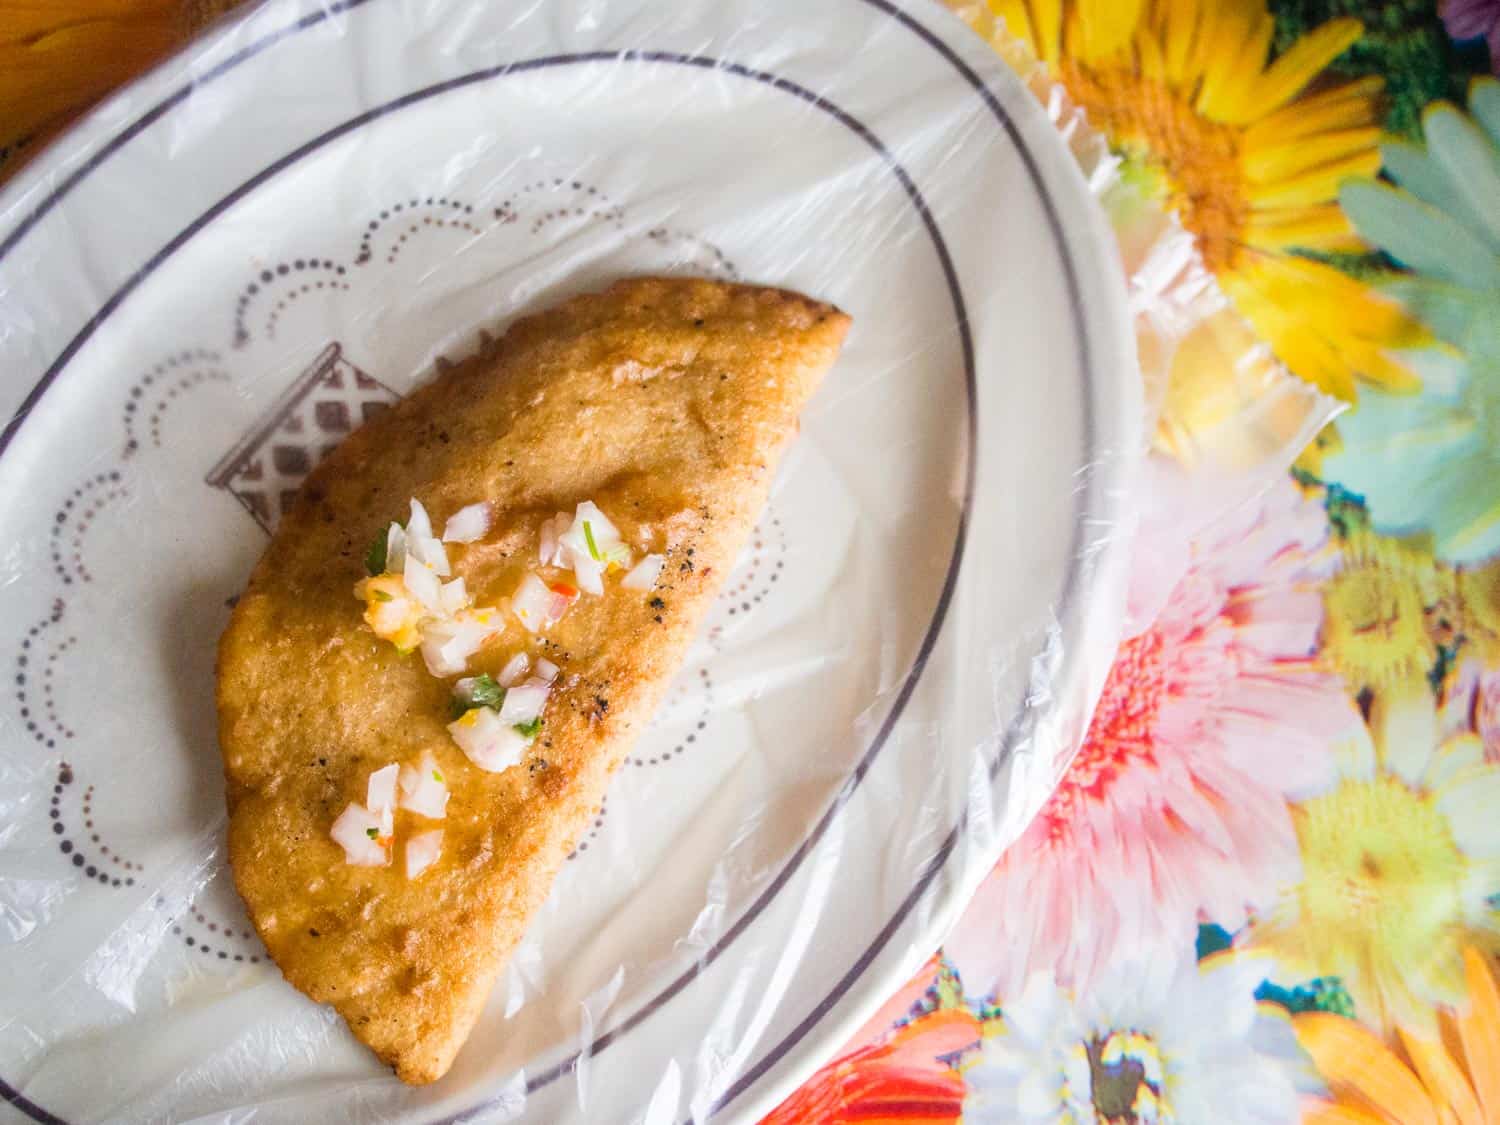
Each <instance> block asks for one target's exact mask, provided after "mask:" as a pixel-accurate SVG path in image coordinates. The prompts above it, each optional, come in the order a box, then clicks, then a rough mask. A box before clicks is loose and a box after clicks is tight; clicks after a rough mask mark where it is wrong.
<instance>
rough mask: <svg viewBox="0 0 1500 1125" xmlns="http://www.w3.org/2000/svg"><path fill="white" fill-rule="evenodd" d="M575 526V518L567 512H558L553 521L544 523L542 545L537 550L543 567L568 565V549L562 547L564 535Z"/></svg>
mask: <svg viewBox="0 0 1500 1125" xmlns="http://www.w3.org/2000/svg"><path fill="white" fill-rule="evenodd" d="M572 525H573V517H572V516H570V515H568V513H567V512H558V513H557V515H555V516H553V517H552V518H551V519H545V520H543V521H542V536H541V544H540V546H539V547H538V549H537V555H538V556H539V557H540V558H541V560H542V565H543V566H561V567H566V566H567V565H568V552H567V548H565V547H564V546H563V545H562V537H563V534H564V533H565V532H566V531H567V530H568V528H569V527H571V526H572Z"/></svg>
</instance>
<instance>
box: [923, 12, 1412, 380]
mask: <svg viewBox="0 0 1500 1125" xmlns="http://www.w3.org/2000/svg"><path fill="white" fill-rule="evenodd" d="M951 2H953V3H954V6H955V8H956V9H957V10H958V11H959V13H960V14H961V15H963V16H964V17H965V18H966V19H967V20H968V21H969V22H970V24H971V25H973V26H974V27H975V28H976V30H978V31H979V32H980V33H981V34H984V35H986V36H988V37H991V38H993V37H994V36H995V35H996V34H997V33H998V32H999V29H1000V27H1001V26H1002V25H1003V27H1004V29H1005V30H1006V31H1008V32H1009V33H1010V34H1011V35H1013V36H1016V37H1018V38H1019V39H1020V40H1022V41H1023V42H1024V43H1025V44H1026V45H1027V46H1028V47H1029V48H1030V50H1031V51H1032V52H1034V53H1035V55H1036V56H1037V57H1038V59H1040V60H1041V61H1042V62H1043V63H1044V64H1046V66H1047V68H1048V70H1049V72H1050V73H1051V75H1052V76H1053V77H1054V78H1055V79H1057V80H1059V81H1060V82H1061V83H1062V84H1063V86H1064V87H1065V88H1066V89H1067V91H1068V93H1069V94H1070V95H1071V96H1072V98H1073V99H1074V100H1075V101H1076V102H1077V103H1078V104H1079V105H1080V106H1081V107H1082V108H1083V109H1084V110H1085V111H1086V112H1087V114H1088V117H1089V119H1090V121H1091V122H1093V124H1095V125H1096V126H1097V127H1099V128H1100V129H1102V130H1103V131H1104V132H1105V133H1106V134H1107V135H1108V136H1109V137H1110V139H1111V142H1112V143H1113V144H1114V145H1115V147H1116V148H1117V149H1119V150H1120V151H1121V152H1123V154H1124V155H1125V158H1126V160H1127V162H1128V163H1130V164H1131V165H1133V166H1136V168H1137V170H1144V172H1145V173H1146V174H1150V175H1154V176H1156V177H1157V178H1158V179H1159V181H1160V184H1161V188H1162V190H1163V191H1164V192H1165V194H1166V196H1167V198H1168V201H1169V202H1170V203H1171V205H1172V206H1173V207H1174V208H1175V209H1176V211H1177V213H1178V215H1179V217H1180V218H1181V220H1182V223H1183V226H1185V227H1186V228H1187V229H1188V230H1189V231H1191V232H1192V233H1193V235H1194V236H1195V238H1196V240H1197V243H1198V247H1199V251H1200V252H1201V254H1202V256H1203V260H1204V263H1205V264H1206V265H1207V266H1208V268H1209V269H1211V270H1212V271H1213V273H1214V274H1215V276H1216V277H1217V278H1218V280H1219V284H1220V285H1221V286H1222V287H1223V289H1224V291H1225V292H1226V293H1227V294H1228V295H1229V297H1230V298H1231V300H1233V302H1234V304H1235V307H1236V309H1237V310H1238V311H1239V313H1240V315H1242V316H1243V317H1245V319H1246V320H1248V321H1249V322H1250V323H1251V325H1252V326H1253V327H1254V328H1255V330H1256V332H1257V333H1258V334H1259V335H1260V336H1261V337H1262V338H1263V339H1265V340H1266V341H1267V342H1268V343H1269V344H1270V345H1271V347H1272V349H1273V350H1274V351H1275V353H1276V355H1277V357H1278V358H1279V359H1280V360H1281V361H1282V362H1283V363H1285V364H1286V365H1287V367H1289V368H1290V369H1291V370H1292V371H1293V372H1294V373H1296V374H1297V375H1299V376H1301V377H1302V378H1303V379H1306V380H1307V381H1309V382H1310V383H1313V384H1314V385H1316V386H1318V387H1319V388H1321V389H1322V390H1324V391H1327V392H1328V393H1330V394H1333V395H1336V396H1337V397H1339V398H1341V399H1343V400H1345V401H1350V402H1352V401H1353V400H1354V399H1355V398H1356V395H1357V385H1358V382H1359V381H1361V380H1363V381H1366V382H1369V383H1372V384H1375V385H1378V386H1380V387H1382V388H1384V389H1387V390H1398V391H1410V390H1415V389H1416V388H1417V387H1418V385H1419V382H1418V379H1417V377H1416V375H1415V374H1413V372H1412V371H1411V370H1410V369H1409V368H1408V367H1406V366H1405V365H1403V364H1402V363H1401V362H1400V361H1399V360H1398V359H1397V358H1395V356H1394V355H1393V354H1392V353H1393V351H1394V350H1395V349H1399V348H1403V347H1409V346H1413V345H1416V344H1419V343H1421V342H1423V341H1425V339H1426V334H1425V333H1424V331H1423V329H1422V328H1421V327H1420V325H1419V324H1418V323H1417V322H1416V321H1415V320H1413V319H1412V318H1411V317H1410V316H1409V315H1408V314H1407V313H1406V312H1405V311H1404V310H1403V309H1402V307H1401V306H1400V305H1399V304H1398V303H1397V302H1396V301H1394V300H1392V299H1390V298H1388V297H1386V296H1384V295H1382V294H1380V293H1378V292H1376V291H1375V290H1374V289H1372V288H1370V287H1369V286H1367V285H1365V284H1364V283H1363V282H1361V281H1357V280H1355V279H1353V278H1351V277H1349V276H1348V275H1346V274H1344V273H1342V272H1340V271H1339V270H1337V269H1334V268H1333V267H1331V266H1327V265H1324V264H1322V263H1320V262H1316V261H1312V260H1310V259H1308V258H1305V257H1300V256H1298V255H1297V254H1295V253H1292V251H1293V250H1294V249H1303V250H1315V251H1337V250H1350V249H1358V248H1360V247H1362V246H1363V244H1362V243H1361V242H1360V240H1359V238H1358V236H1357V235H1356V234H1355V233H1354V230H1353V228H1352V227H1351V226H1350V223H1349V220H1348V219H1347V217H1346V216H1345V215H1344V213H1343V211H1342V210H1341V209H1340V207H1339V204H1338V189H1339V185H1340V184H1341V183H1342V182H1343V181H1344V180H1345V179H1347V178H1348V177H1351V176H1367V177H1368V176H1374V175H1375V174H1376V173H1377V172H1378V171H1379V170H1380V159H1381V158H1380V149H1379V145H1378V142H1379V139H1380V132H1381V130H1380V126H1379V104H1378V102H1379V96H1380V93H1381V83H1380V80H1379V79H1378V78H1367V79H1360V80H1358V81H1355V82H1351V83H1345V84H1342V85H1338V86H1334V87H1332V88H1327V89H1318V90H1317V91H1316V92H1313V93H1309V92H1308V88H1309V86H1310V85H1312V83H1313V82H1314V80H1315V79H1317V78H1318V77H1319V75H1320V74H1321V73H1322V71H1323V70H1324V68H1325V67H1327V65H1328V64H1329V63H1331V62H1332V61H1333V60H1334V59H1335V58H1337V57H1338V56H1339V55H1340V54H1342V53H1343V51H1344V50H1345V49H1346V48H1348V47H1349V46H1350V45H1351V44H1353V43H1354V42H1355V41H1356V40H1357V39H1358V38H1359V36H1360V34H1361V30H1362V29H1361V25H1360V23H1359V21H1357V20H1351V19H1338V20H1331V21H1329V22H1328V23H1326V24H1324V25H1323V26H1321V27H1319V28H1317V29H1316V30H1314V31H1312V32H1311V33H1309V34H1308V35H1306V36H1304V37H1303V38H1302V39H1301V40H1300V41H1299V42H1297V43H1296V44H1295V45H1293V46H1292V47H1291V48H1290V49H1289V50H1287V51H1284V52H1283V53H1282V54H1281V55H1280V56H1279V57H1277V58H1276V59H1275V60H1274V61H1271V60H1269V53H1270V49H1271V39H1272V34H1273V32H1274V30H1275V21H1274V20H1273V18H1272V16H1271V14H1270V13H1269V12H1268V11H1267V10H1266V8H1265V4H1264V2H1263V0H983V2H982V3H975V2H973V0H970V2H968V3H959V2H958V0H951Z"/></svg>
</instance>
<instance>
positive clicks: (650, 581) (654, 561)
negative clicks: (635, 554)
mask: <svg viewBox="0 0 1500 1125" xmlns="http://www.w3.org/2000/svg"><path fill="white" fill-rule="evenodd" d="M666 562H667V560H666V557H665V556H664V555H647V556H646V557H645V558H643V559H642V560H641V561H640V562H638V563H636V565H635V568H634V569H633V570H631V572H630V573H629V574H627V575H626V576H625V577H624V578H622V579H621V580H620V585H621V586H624V587H625V588H626V589H627V590H649V589H651V588H652V587H653V586H655V585H656V580H657V578H659V577H660V576H661V568H662V567H663V566H665V565H666Z"/></svg>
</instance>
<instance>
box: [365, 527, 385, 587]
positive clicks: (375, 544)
mask: <svg viewBox="0 0 1500 1125" xmlns="http://www.w3.org/2000/svg"><path fill="white" fill-rule="evenodd" d="M386 535H387V533H386V532H385V531H384V530H382V531H381V532H380V534H379V535H377V536H375V538H374V539H372V540H370V546H369V547H368V548H367V549H366V550H365V569H366V570H367V571H369V572H370V576H371V577H372V578H373V577H374V576H375V575H377V574H384V573H385V546H386Z"/></svg>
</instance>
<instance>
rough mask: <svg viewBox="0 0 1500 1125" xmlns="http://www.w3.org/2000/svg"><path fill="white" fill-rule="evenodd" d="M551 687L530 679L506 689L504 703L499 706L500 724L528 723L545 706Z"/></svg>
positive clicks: (544, 682) (543, 681) (541, 681)
mask: <svg viewBox="0 0 1500 1125" xmlns="http://www.w3.org/2000/svg"><path fill="white" fill-rule="evenodd" d="M551 690H552V685H551V684H549V683H548V682H547V681H546V680H538V679H530V680H527V681H526V682H525V683H524V684H517V685H516V686H515V687H513V688H509V689H507V691H506V693H505V702H504V703H502V704H501V705H500V721H501V722H502V723H511V724H515V723H529V722H531V720H532V719H534V718H536V717H537V716H538V715H540V714H541V713H542V708H544V707H546V706H547V695H548V694H549V693H550V692H551Z"/></svg>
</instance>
